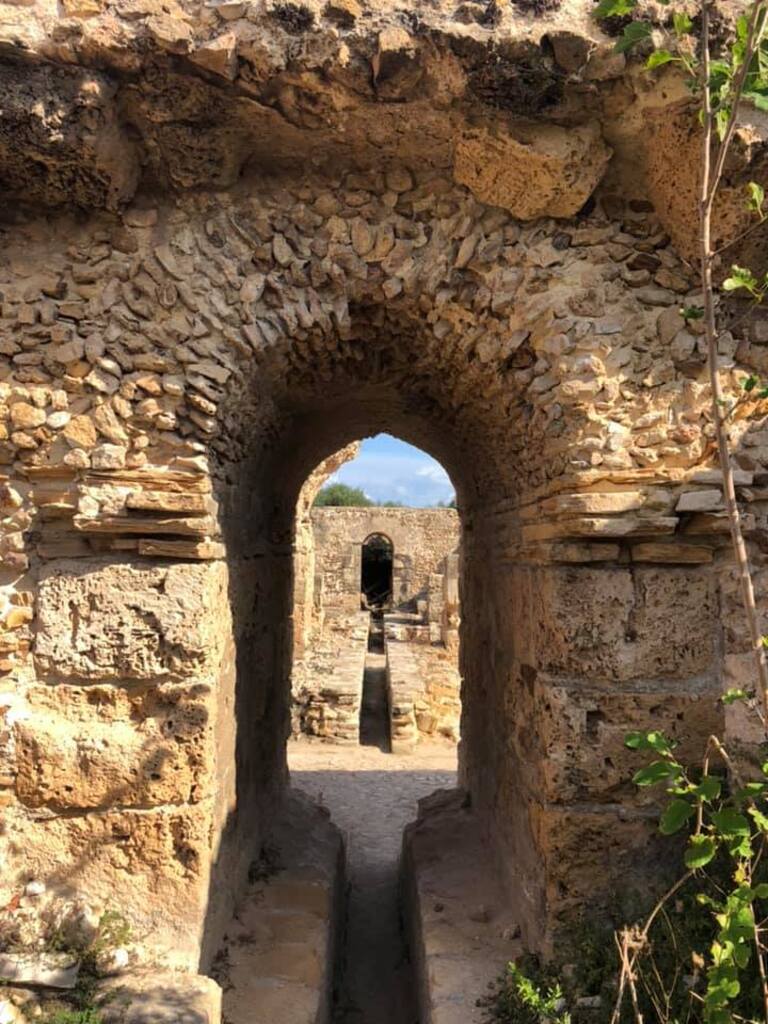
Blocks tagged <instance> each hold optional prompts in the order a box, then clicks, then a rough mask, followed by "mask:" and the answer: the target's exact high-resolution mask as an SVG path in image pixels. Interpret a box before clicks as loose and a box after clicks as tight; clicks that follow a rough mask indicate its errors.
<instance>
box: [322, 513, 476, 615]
mask: <svg viewBox="0 0 768 1024" xmlns="http://www.w3.org/2000/svg"><path fill="white" fill-rule="evenodd" d="M312 530H313V534H314V542H315V566H316V573H317V575H318V577H319V585H320V588H321V593H322V602H323V604H324V605H325V607H326V608H337V609H344V610H346V611H353V610H355V609H356V608H359V607H360V571H361V552H362V545H363V543H364V542H365V540H366V539H367V538H368V537H370V536H371V535H372V534H374V533H378V534H382V535H383V536H385V537H387V538H388V539H389V540H390V541H391V542H392V548H393V565H392V601H393V605H394V607H396V608H402V609H403V610H410V611H414V612H415V611H416V606H417V602H419V601H427V600H428V598H429V594H430V589H431V587H430V576H436V575H442V571H443V569H444V568H445V560H446V558H447V557H448V555H450V554H452V553H453V552H455V551H456V549H457V548H458V546H459V517H458V514H457V513H456V512H455V511H454V510H453V509H416V508H315V509H313V510H312ZM435 582H436V581H433V586H434V583H435Z"/></svg>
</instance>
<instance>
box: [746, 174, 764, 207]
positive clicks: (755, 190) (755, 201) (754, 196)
mask: <svg viewBox="0 0 768 1024" xmlns="http://www.w3.org/2000/svg"><path fill="white" fill-rule="evenodd" d="M747 192H748V193H749V199H748V201H747V206H748V207H749V209H750V210H752V211H753V212H754V213H758V214H762V212H763V203H764V202H765V189H764V188H763V186H762V185H759V184H758V183H757V182H756V181H750V182H749V183H748V184H747Z"/></svg>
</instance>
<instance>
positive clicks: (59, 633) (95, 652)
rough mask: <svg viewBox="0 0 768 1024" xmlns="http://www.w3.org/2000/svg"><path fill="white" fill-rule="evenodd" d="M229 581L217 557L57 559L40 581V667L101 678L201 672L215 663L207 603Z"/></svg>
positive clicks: (78, 676) (58, 673) (50, 671)
mask: <svg viewBox="0 0 768 1024" xmlns="http://www.w3.org/2000/svg"><path fill="white" fill-rule="evenodd" d="M225 586H226V577H225V575H224V573H223V572H222V570H221V569H219V568H217V567H216V566H215V565H199V566H194V567H192V566H181V565H171V566H168V567H164V568H160V567H157V568H154V567H147V568H144V567H139V566H133V565H130V564H122V565H121V564H102V565H100V566H91V565H87V564H83V563H78V562H59V563H55V562H54V563H52V564H51V566H50V568H47V569H46V570H45V572H44V574H43V576H42V579H41V582H40V592H39V595H40V596H39V603H38V630H37V639H36V644H35V660H36V664H37V666H38V669H39V671H41V672H42V673H44V674H45V675H47V676H56V677H59V678H72V679H83V680H92V681H94V682H95V681H98V680H101V679H125V680H132V679H135V680H138V679H156V678H159V679H163V678H168V677H169V676H191V675H195V674H198V673H200V672H202V671H204V670H205V668H206V667H207V666H209V665H210V666H213V665H214V664H215V657H216V642H215V637H214V634H212V632H211V630H212V627H213V623H212V622H211V621H210V620H209V618H208V614H207V609H208V608H209V607H211V606H212V604H213V603H214V602H216V601H218V600H220V596H221V594H222V593H223V591H224V587H225Z"/></svg>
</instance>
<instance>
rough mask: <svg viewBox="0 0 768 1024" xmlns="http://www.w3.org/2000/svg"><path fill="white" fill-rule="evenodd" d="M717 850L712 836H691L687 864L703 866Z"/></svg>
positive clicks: (686, 855)
mask: <svg viewBox="0 0 768 1024" xmlns="http://www.w3.org/2000/svg"><path fill="white" fill-rule="evenodd" d="M716 852H717V846H716V845H715V841H714V839H712V837H711V836H691V838H690V839H689V841H688V849H687V850H686V851H685V866H686V867H687V868H703V867H704V865H705V864H709V862H710V861H711V860H712V858H713V857H714V856H715V853H716ZM767 888H768V887H767Z"/></svg>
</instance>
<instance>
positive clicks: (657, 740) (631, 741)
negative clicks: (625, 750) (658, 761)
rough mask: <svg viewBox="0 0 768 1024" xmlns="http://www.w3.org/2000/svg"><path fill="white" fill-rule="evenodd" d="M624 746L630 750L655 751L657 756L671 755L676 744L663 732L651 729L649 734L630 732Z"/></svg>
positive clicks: (625, 738)
mask: <svg viewBox="0 0 768 1024" xmlns="http://www.w3.org/2000/svg"><path fill="white" fill-rule="evenodd" d="M624 746H625V747H629V749H630V750H655V751H656V753H657V754H671V753H672V748H673V746H674V744H673V743H672V741H671V740H668V739H667V737H666V736H665V735H664V733H663V732H660V731H659V730H658V729H651V730H650V731H649V732H648V731H646V732H628V733H627V734H626V736H625V737H624Z"/></svg>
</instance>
